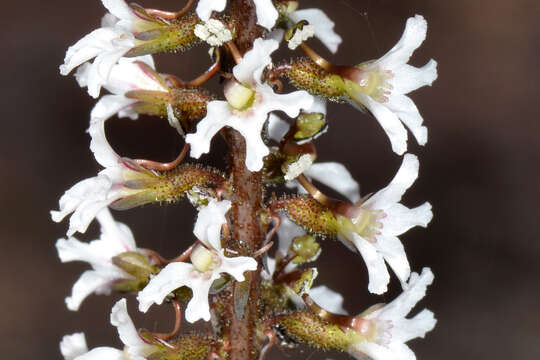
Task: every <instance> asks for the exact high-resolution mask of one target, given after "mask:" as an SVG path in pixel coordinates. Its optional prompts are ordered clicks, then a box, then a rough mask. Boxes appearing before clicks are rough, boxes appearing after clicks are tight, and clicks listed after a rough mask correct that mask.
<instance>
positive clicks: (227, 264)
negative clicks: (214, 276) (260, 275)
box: [216, 253, 257, 281]
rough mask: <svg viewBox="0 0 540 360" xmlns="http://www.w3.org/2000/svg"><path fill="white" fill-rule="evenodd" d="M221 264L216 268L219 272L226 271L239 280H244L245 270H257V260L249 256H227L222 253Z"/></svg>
mask: <svg viewBox="0 0 540 360" xmlns="http://www.w3.org/2000/svg"><path fill="white" fill-rule="evenodd" d="M220 257H221V266H220V267H219V268H218V269H216V271H217V272H219V273H224V272H226V273H227V274H230V275H231V276H232V277H234V278H235V279H236V280H237V281H244V280H245V279H246V278H245V277H244V272H246V271H255V270H257V261H256V260H255V259H253V258H251V257H247V256H236V257H226V256H223V253H221V256H220Z"/></svg>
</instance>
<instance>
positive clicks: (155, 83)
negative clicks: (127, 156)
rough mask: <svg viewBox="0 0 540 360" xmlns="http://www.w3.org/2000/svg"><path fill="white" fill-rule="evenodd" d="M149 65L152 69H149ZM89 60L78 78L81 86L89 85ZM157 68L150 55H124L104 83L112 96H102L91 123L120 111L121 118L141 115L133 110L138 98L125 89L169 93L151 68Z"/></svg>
mask: <svg viewBox="0 0 540 360" xmlns="http://www.w3.org/2000/svg"><path fill="white" fill-rule="evenodd" d="M147 66H148V67H149V68H147ZM91 67H92V66H91V65H90V64H89V63H85V64H84V65H82V66H81V67H80V68H79V71H78V72H77V76H78V77H77V79H78V80H79V84H80V85H81V86H86V85H87V81H88V76H87V75H86V74H87V72H89V69H91ZM153 69H154V60H153V58H152V56H151V55H146V56H140V57H135V58H121V59H120V60H119V61H118V64H115V65H114V66H113V67H112V69H111V72H110V76H109V77H108V79H107V81H106V82H105V83H103V87H104V88H106V89H107V90H108V91H109V92H111V94H110V95H104V96H102V97H101V98H100V99H99V101H98V102H97V103H96V105H95V106H94V108H93V109H92V112H91V113H90V123H91V124H92V123H95V122H99V121H106V120H107V119H109V118H110V117H111V116H113V115H115V114H118V116H119V117H129V118H131V119H136V118H137V117H138V114H137V112H136V111H133V109H132V105H133V104H136V103H137V100H136V99H130V98H127V97H126V96H125V94H126V92H128V91H133V90H150V91H161V92H168V91H169V88H168V87H167V86H166V85H165V83H164V82H163V80H162V79H161V78H159V77H158V76H156V74H155V73H152V72H150V71H148V70H153Z"/></svg>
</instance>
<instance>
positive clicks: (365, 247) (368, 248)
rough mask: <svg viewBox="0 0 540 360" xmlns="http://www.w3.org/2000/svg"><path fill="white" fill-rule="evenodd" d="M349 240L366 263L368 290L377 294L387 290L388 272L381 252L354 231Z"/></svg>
mask: <svg viewBox="0 0 540 360" xmlns="http://www.w3.org/2000/svg"><path fill="white" fill-rule="evenodd" d="M350 240H351V241H352V242H353V243H354V246H355V247H356V248H357V249H358V251H359V252H360V255H362V258H363V259H364V262H365V263H366V266H367V270H368V275H369V285H368V290H369V292H371V293H373V294H378V295H380V294H383V293H385V292H386V290H388V283H389V282H390V274H388V270H387V269H386V264H385V263H384V258H383V256H382V254H380V253H379V252H378V251H377V249H376V248H375V247H374V246H373V244H371V243H370V242H369V241H367V240H365V239H363V238H362V237H360V236H359V235H358V234H356V233H351V236H350Z"/></svg>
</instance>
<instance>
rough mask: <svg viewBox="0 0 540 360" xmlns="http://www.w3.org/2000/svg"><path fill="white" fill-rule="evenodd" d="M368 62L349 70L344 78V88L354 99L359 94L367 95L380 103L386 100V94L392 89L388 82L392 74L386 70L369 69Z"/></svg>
mask: <svg viewBox="0 0 540 360" xmlns="http://www.w3.org/2000/svg"><path fill="white" fill-rule="evenodd" d="M367 65H369V64H361V65H358V66H356V68H355V69H354V70H353V71H350V72H349V74H348V76H347V78H345V79H344V80H345V89H346V91H347V93H348V94H349V96H351V97H352V98H353V100H355V99H356V98H357V97H358V95H359V94H362V95H367V96H369V97H371V98H372V99H373V100H375V101H378V102H380V103H384V102H387V101H388V97H387V95H390V91H391V90H392V89H393V87H392V85H390V84H389V83H388V81H387V80H388V79H391V78H392V77H393V76H394V74H392V72H391V71H388V70H379V69H370V68H368V66H367Z"/></svg>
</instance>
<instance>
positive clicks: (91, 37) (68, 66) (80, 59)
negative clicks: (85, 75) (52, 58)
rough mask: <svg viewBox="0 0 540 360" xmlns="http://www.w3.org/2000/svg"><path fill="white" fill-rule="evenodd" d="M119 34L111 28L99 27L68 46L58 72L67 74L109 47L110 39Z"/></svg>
mask: <svg viewBox="0 0 540 360" xmlns="http://www.w3.org/2000/svg"><path fill="white" fill-rule="evenodd" d="M118 35H119V33H118V31H117V30H114V29H113V28H99V29H96V30H94V31H92V32H91V33H89V34H87V35H86V36H84V37H83V38H82V39H80V40H79V41H77V42H76V43H75V44H74V45H72V46H70V47H69V48H68V50H67V52H66V56H65V58H64V64H62V65H60V74H62V75H67V74H69V73H70V72H71V71H72V70H73V69H74V68H76V67H77V66H79V65H81V64H82V63H84V62H86V61H88V60H91V59H93V58H94V57H96V56H97V55H98V54H100V53H101V52H103V51H104V50H105V49H110V44H111V41H112V40H113V39H114V38H116V37H117V36H118Z"/></svg>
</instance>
